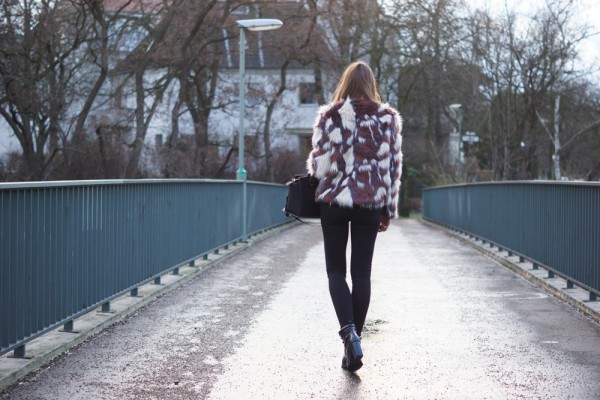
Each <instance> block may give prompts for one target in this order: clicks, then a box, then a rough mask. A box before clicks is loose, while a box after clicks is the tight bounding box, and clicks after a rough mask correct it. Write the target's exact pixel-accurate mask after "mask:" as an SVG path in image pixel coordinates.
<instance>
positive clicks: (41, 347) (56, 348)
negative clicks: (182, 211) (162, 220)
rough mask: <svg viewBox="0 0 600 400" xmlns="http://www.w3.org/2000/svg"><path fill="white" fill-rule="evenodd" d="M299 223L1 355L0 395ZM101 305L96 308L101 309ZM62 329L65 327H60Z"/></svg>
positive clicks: (273, 230)
mask: <svg viewBox="0 0 600 400" xmlns="http://www.w3.org/2000/svg"><path fill="white" fill-rule="evenodd" d="M295 225H296V223H294V222H291V223H289V222H288V223H284V224H283V225H279V226H277V227H274V228H270V229H267V230H265V231H263V232H261V233H258V234H255V235H254V236H251V237H250V238H249V239H248V242H247V243H240V244H236V245H233V246H231V245H229V246H224V247H222V248H220V249H219V250H218V254H216V253H212V254H210V255H209V257H208V260H204V259H202V258H198V259H196V260H195V266H193V267H191V266H184V267H180V269H179V274H178V275H173V274H171V273H168V274H165V275H162V276H161V282H163V283H161V284H160V285H155V284H153V283H147V284H145V285H142V286H140V287H139V288H138V297H131V296H129V295H123V296H120V297H118V298H116V299H114V300H112V301H111V302H110V305H111V312H110V313H101V312H99V311H97V312H95V311H90V312H88V313H87V314H84V315H82V316H81V317H79V318H77V319H76V320H75V329H77V330H78V331H77V333H68V332H61V331H60V329H55V330H53V331H51V332H48V333H47V334H45V335H42V336H40V337H39V338H36V339H34V340H32V341H30V342H28V343H27V357H30V358H27V359H22V358H11V357H10V353H8V354H5V355H3V356H1V357H0V394H2V392H3V391H4V390H5V389H7V388H8V387H9V386H11V385H13V384H15V383H16V382H17V381H19V380H20V379H22V378H23V377H25V376H26V375H28V374H30V373H32V372H34V371H37V370H39V369H40V368H42V367H44V366H46V365H47V364H48V363H50V362H51V361H52V360H54V359H55V358H56V357H58V356H60V355H62V354H68V351H69V349H71V348H73V347H75V346H77V345H79V344H81V343H83V342H84V341H86V340H87V339H89V338H91V337H93V336H95V335H97V334H99V333H100V332H102V331H103V330H105V329H106V328H108V327H110V326H111V325H114V324H116V323H118V322H120V321H122V320H123V319H125V318H127V317H128V316H130V315H133V314H135V313H136V312H137V311H138V310H139V309H140V308H142V307H144V306H146V305H148V304H150V303H152V302H153V301H154V300H156V299H157V298H158V297H160V296H162V295H164V294H166V293H168V292H170V291H171V290H174V289H176V288H178V287H179V286H181V285H183V284H185V283H187V282H188V281H190V280H191V279H193V278H195V277H197V276H199V275H200V274H202V273H203V272H204V271H206V270H208V269H211V268H213V267H215V266H218V265H219V264H220V263H222V262H223V261H225V260H227V259H228V258H230V257H232V256H234V255H237V254H239V253H241V252H242V251H244V250H246V249H248V248H250V247H252V246H254V245H256V244H258V243H260V242H262V241H263V240H265V239H267V238H269V237H271V236H274V235H276V234H279V233H281V232H283V231H285V230H287V229H290V228H291V227H293V226H295ZM100 309H101V308H98V309H97V310H100ZM61 329H62V328H61Z"/></svg>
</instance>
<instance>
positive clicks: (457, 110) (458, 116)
mask: <svg viewBox="0 0 600 400" xmlns="http://www.w3.org/2000/svg"><path fill="white" fill-rule="evenodd" d="M448 108H449V109H450V111H451V112H452V114H453V115H454V118H455V121H456V124H457V125H458V132H457V138H456V148H457V158H456V177H457V178H458V177H459V176H460V145H461V144H462V141H461V137H460V136H461V135H462V132H461V131H462V119H463V110H462V104H450V105H449V106H448Z"/></svg>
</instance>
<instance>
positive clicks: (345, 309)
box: [321, 204, 381, 335]
mask: <svg viewBox="0 0 600 400" xmlns="http://www.w3.org/2000/svg"><path fill="white" fill-rule="evenodd" d="M380 221H381V210H379V209H375V210H372V209H367V208H360V207H354V208H342V207H338V206H336V205H331V206H330V205H328V204H322V205H321V227H322V229H323V239H324V242H325V264H326V266H327V277H328V279H329V294H330V295H331V300H332V301H333V307H334V308H335V313H336V315H337V318H338V321H339V323H340V327H342V326H344V325H347V324H349V323H352V322H353V323H354V324H355V325H356V331H357V333H358V334H359V335H360V334H361V333H362V329H363V326H364V324H365V319H366V317H367V311H368V310H369V303H370V300H371V262H372V260H373V250H374V248H375V239H376V238H377V232H378V229H379V223H380ZM348 225H350V234H351V245H352V249H351V250H352V253H351V259H350V276H351V277H352V292H351V291H350V288H349V287H348V284H347V283H346V246H347V244H348Z"/></svg>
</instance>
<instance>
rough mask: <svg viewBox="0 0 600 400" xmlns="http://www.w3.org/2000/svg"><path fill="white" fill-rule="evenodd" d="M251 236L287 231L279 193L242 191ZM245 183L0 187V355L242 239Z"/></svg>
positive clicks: (268, 187) (257, 185)
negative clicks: (283, 226)
mask: <svg viewBox="0 0 600 400" xmlns="http://www.w3.org/2000/svg"><path fill="white" fill-rule="evenodd" d="M247 186H248V188H247V193H248V202H247V204H248V213H247V215H248V232H249V233H253V232H258V231H261V230H264V229H267V228H270V227H273V226H277V225H279V224H282V223H284V222H286V218H285V216H284V215H283V213H282V212H281V208H282V207H283V204H284V203H285V196H286V193H287V188H286V186H284V185H276V184H265V183H262V182H248V185H247ZM241 207H242V182H241V181H229V180H205V179H143V180H101V181H64V182H63V181H61V182H27V183H1V184H0V304H1V306H2V312H0V354H4V353H6V352H8V351H11V350H15V355H22V354H23V353H24V346H25V343H27V342H28V341H30V340H32V339H33V338H35V337H38V336H40V335H41V334H44V333H45V332H48V331H50V330H52V329H55V328H57V327H59V326H61V325H63V324H64V325H65V326H67V324H69V323H70V322H71V321H72V320H73V318H76V317H77V316H80V315H82V314H83V313H86V312H88V311H90V310H93V309H95V308H97V307H98V306H99V305H103V306H104V304H106V303H107V302H109V301H110V300H111V299H113V298H114V297H115V296H118V295H120V294H123V293H126V292H127V291H129V290H134V289H135V288H136V287H138V286H140V285H142V284H144V283H145V282H148V281H149V280H152V279H155V277H158V276H160V275H161V274H165V273H168V272H169V271H171V270H173V269H174V268H177V267H178V266H180V265H183V264H185V263H187V262H188V261H189V260H193V259H195V258H198V257H202V255H203V254H206V253H207V252H210V251H212V250H213V249H215V248H219V247H220V246H224V245H226V244H228V243H232V242H235V241H239V240H241V238H242V224H241V215H242V210H241Z"/></svg>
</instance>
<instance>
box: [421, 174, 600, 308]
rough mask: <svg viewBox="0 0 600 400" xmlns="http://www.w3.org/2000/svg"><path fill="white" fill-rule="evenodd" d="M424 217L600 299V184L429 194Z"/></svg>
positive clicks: (513, 185) (460, 188)
mask: <svg viewBox="0 0 600 400" xmlns="http://www.w3.org/2000/svg"><path fill="white" fill-rule="evenodd" d="M423 218H424V219H425V220H428V221H431V222H434V223H438V224H441V225H444V226H447V227H450V228H454V229H457V230H459V231H462V232H465V233H468V234H471V235H474V236H475V237H477V238H480V239H482V240H485V241H487V242H489V243H491V244H493V245H497V246H498V247H501V248H503V249H505V250H507V251H509V252H511V253H515V254H516V255H519V256H520V259H521V261H524V259H527V260H529V261H531V262H532V263H533V266H534V268H536V269H537V267H538V266H542V267H543V268H545V269H547V270H548V271H549V275H550V276H552V274H557V275H559V276H562V277H563V278H565V279H566V280H567V287H572V285H573V283H575V284H577V285H578V286H581V287H582V288H584V289H586V290H588V291H590V300H596V299H597V296H598V295H599V294H600V184H598V183H587V182H586V183H571V182H501V183H500V182H499V183H480V184H468V185H456V186H444V187H438V188H430V189H426V190H424V192H423Z"/></svg>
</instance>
